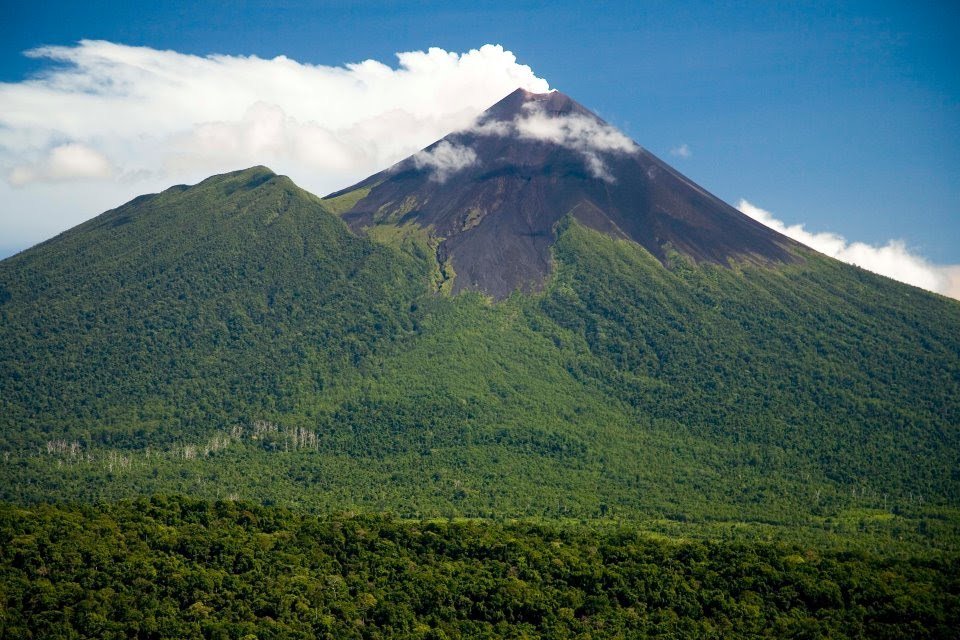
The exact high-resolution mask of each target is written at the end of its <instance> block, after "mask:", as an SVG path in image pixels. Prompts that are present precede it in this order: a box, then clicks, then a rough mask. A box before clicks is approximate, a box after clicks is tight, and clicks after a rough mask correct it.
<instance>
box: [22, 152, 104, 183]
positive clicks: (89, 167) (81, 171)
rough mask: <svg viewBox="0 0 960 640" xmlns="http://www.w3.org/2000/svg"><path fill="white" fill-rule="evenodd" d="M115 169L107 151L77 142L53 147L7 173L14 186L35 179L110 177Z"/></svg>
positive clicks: (55, 179)
mask: <svg viewBox="0 0 960 640" xmlns="http://www.w3.org/2000/svg"><path fill="white" fill-rule="evenodd" d="M112 173H113V171H112V169H111V168H110V163H109V162H108V161H107V159H106V158H105V157H103V154H101V153H98V152H97V151H95V150H94V149H91V148H90V147H88V146H86V145H83V144H79V143H76V142H74V143H70V144H62V145H59V146H56V147H53V148H52V149H50V151H49V152H48V153H47V154H46V156H45V157H44V158H42V159H41V160H40V161H39V162H36V163H34V164H21V165H17V166H15V167H14V168H13V169H12V170H11V171H10V172H9V174H7V181H8V182H9V183H10V184H11V186H14V187H22V186H23V185H26V184H29V183H31V182H62V181H66V180H78V179H84V178H108V177H110V175H111V174H112Z"/></svg>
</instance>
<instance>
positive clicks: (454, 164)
mask: <svg viewBox="0 0 960 640" xmlns="http://www.w3.org/2000/svg"><path fill="white" fill-rule="evenodd" d="M413 162H414V164H415V165H416V166H417V168H418V169H422V168H424V167H427V168H429V169H430V170H431V174H430V177H431V178H432V179H433V180H436V181H437V182H446V180H447V178H449V177H450V176H451V175H453V174H454V173H456V172H458V171H460V170H462V169H466V168H467V167H470V166H473V165H475V164H476V163H477V153H476V152H475V151H474V150H473V149H471V148H470V147H465V146H463V145H458V144H450V143H449V142H447V141H446V140H444V141H442V142H440V144H438V145H436V146H434V147H433V148H431V149H424V150H423V151H420V152H418V153H417V154H416V155H414V156H413Z"/></svg>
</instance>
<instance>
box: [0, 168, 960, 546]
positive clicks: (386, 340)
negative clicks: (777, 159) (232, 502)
mask: <svg viewBox="0 0 960 640" xmlns="http://www.w3.org/2000/svg"><path fill="white" fill-rule="evenodd" d="M348 197H349V194H348ZM328 202H329V201H323V200H320V199H318V198H316V197H314V196H312V195H310V194H308V193H306V192H304V191H302V190H300V189H299V188H297V187H296V186H295V185H293V183H292V182H290V181H289V179H287V178H284V177H279V176H275V175H273V174H272V173H271V172H269V171H268V170H266V169H264V168H254V169H250V170H247V171H241V172H237V173H232V174H226V175H223V176H216V177H214V178H210V179H208V180H206V181H204V182H202V183H200V184H198V185H196V186H194V187H175V188H172V189H169V190H167V191H165V192H163V193H161V194H157V195H153V196H145V197H142V198H138V199H137V200H134V201H133V202H131V203H129V204H127V205H124V206H123V207H120V208H118V209H115V210H113V211H110V212H107V213H106V214H104V215H102V216H100V217H98V218H95V219H93V220H91V221H89V222H87V223H85V224H83V225H81V226H79V227H77V228H76V229H73V230H71V231H68V232H66V233H64V234H63V235H61V236H59V237H57V238H55V239H53V240H51V241H49V242H47V243H44V244H42V245H39V246H37V247H35V248H33V249H30V250H28V251H25V252H23V253H21V254H19V255H17V256H14V257H12V258H9V259H7V260H5V261H3V262H2V263H0V300H2V304H0V320H2V322H0V349H2V352H0V366H2V372H0V402H2V406H0V421H2V423H0V437H2V440H0V442H2V447H3V452H4V457H3V461H2V464H0V479H2V482H0V490H2V496H3V498H5V499H7V500H17V501H23V500H27V501H35V500H46V499H51V498H54V497H56V498H60V499H73V500H91V499H97V498H121V497H125V496H131V495H137V494H150V493H156V492H171V491H172V492H186V493H190V494H193V495H197V496H204V497H208V498H218V497H220V498H223V497H228V496H232V497H239V498H245V499H253V500H265V501H268V502H273V503H278V504H286V505H291V506H303V507H308V508H316V509H331V508H332V509H341V508H361V509H373V510H389V511H392V512H394V513H397V514H398V515H402V516H405V517H434V516H454V515H455V516H470V517H541V516H547V517H570V518H610V517H616V518H633V519H638V518H639V519H667V520H671V521H677V520H681V521H682V520H696V521H701V522H718V521H719V522H725V521H751V522H757V523H768V524H788V525H796V524H798V523H802V524H805V525H807V524H811V523H813V525H814V526H816V527H821V525H822V523H823V522H824V520H829V519H831V518H833V520H834V523H840V522H842V521H843V517H845V516H844V514H848V515H849V514H851V513H854V514H860V515H863V513H867V516H865V517H867V519H868V520H870V519H871V518H873V516H872V515H870V514H871V513H873V511H871V510H876V514H875V515H877V519H878V520H879V521H882V522H886V521H885V520H884V519H885V518H890V517H892V518H901V517H903V518H910V517H913V516H916V517H920V514H932V513H935V514H939V515H938V516H937V517H938V518H939V519H940V520H939V521H940V522H943V523H944V524H943V527H946V529H949V530H952V528H954V527H955V525H956V519H955V517H954V516H953V515H949V514H955V513H956V508H957V506H958V504H957V502H958V499H957V498H958V489H960V477H958V465H957V461H958V460H957V456H958V451H960V446H958V445H960V442H958V440H960V432H958V428H957V427H958V425H960V402H958V397H960V396H958V387H960V357H958V354H960V305H958V304H957V303H956V302H954V301H952V300H948V299H945V298H942V297H939V296H936V295H933V294H929V293H925V292H923V291H920V290H918V289H915V288H912V287H908V286H906V285H901V284H898V283H895V282H892V281H890V280H887V279H885V278H881V277H878V276H874V275H872V274H869V273H867V272H865V271H862V270H859V269H856V268H854V267H849V266H846V265H842V264H840V263H838V262H836V261H833V260H830V259H827V258H824V257H822V256H819V255H817V254H814V253H812V252H803V253H802V255H798V258H799V259H798V260H797V261H795V262H794V263H791V264H784V265H777V266H768V267H764V266H757V265H739V266H736V265H735V266H734V267H733V268H727V267H722V266H719V265H711V264H700V265H697V264H695V263H693V262H692V261H690V260H688V259H686V258H685V257H684V256H682V255H681V254H677V253H674V254H672V255H671V258H670V260H669V262H668V264H667V265H666V266H665V265H664V264H662V263H661V261H659V260H658V259H656V258H655V257H654V256H652V255H651V254H649V253H648V252H647V251H646V250H645V249H643V248H642V247H641V246H639V245H637V244H635V243H633V242H631V241H629V240H624V239H614V238H611V237H609V236H607V235H604V234H602V233H600V232H597V231H594V230H591V229H588V228H587V227H585V226H583V225H581V224H580V223H578V222H577V221H576V220H574V219H573V218H572V217H570V216H567V217H566V218H564V219H563V220H562V221H561V222H560V223H559V224H558V226H557V228H556V234H557V241H556V244H555V245H554V247H553V256H554V274H553V275H552V276H551V278H550V280H549V282H548V284H547V286H546V287H545V288H544V290H543V291H542V292H541V293H539V294H535V295H519V294H516V295H514V296H511V297H509V298H507V299H505V300H503V301H499V302H493V301H491V300H490V299H489V298H487V297H485V296H483V295H482V294H479V293H473V292H464V293H461V294H458V295H455V296H450V295H447V294H445V293H443V292H442V291H441V292H438V291H437V287H436V286H435V282H436V278H437V277H438V274H440V273H441V270H442V265H440V264H438V261H437V257H436V252H435V251H434V250H433V247H432V246H431V239H430V237H429V234H427V233H425V232H423V231H422V230H420V229H419V228H418V227H416V226H414V225H403V224H399V225H398V224H394V223H389V224H384V225H382V226H381V227H378V228H377V229H376V230H375V232H369V233H367V234H366V236H364V237H361V236H358V235H356V234H354V233H352V232H351V231H350V230H348V228H347V227H346V225H345V224H343V223H342V222H341V221H340V220H339V219H338V218H337V217H336V216H335V215H333V214H332V213H330V212H328V211H327V207H330V208H335V205H336V203H335V202H334V203H332V206H331V205H328V204H327V203H328ZM944 514H948V515H944ZM942 518H947V520H946V521H944V520H942ZM857 521H860V522H861V523H862V518H859V516H857ZM949 523H952V524H949ZM948 524H949V526H948ZM838 526H839V525H838ZM905 526H907V528H911V529H916V526H917V523H916V522H914V521H912V520H911V521H909V524H907V525H905ZM938 526H939V525H938ZM861 528H863V526H861ZM867 528H869V527H867ZM935 529H937V526H934V527H932V528H928V529H926V531H927V532H928V533H929V532H931V531H933V530H935ZM931 535H932V534H931ZM936 544H939V545H944V546H946V547H950V546H954V545H955V544H956V540H954V539H952V537H951V536H947V537H943V536H940V538H939V539H938V541H937V542H936Z"/></svg>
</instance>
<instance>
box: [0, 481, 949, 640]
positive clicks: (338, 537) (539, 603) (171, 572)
mask: <svg viewBox="0 0 960 640" xmlns="http://www.w3.org/2000/svg"><path fill="white" fill-rule="evenodd" d="M958 572H960V564H958V562H957V561H956V560H941V559H930V560H924V561H918V560H906V559H905V560H892V559H885V558H879V557H876V556H874V555H871V554H868V553H835V552H822V551H818V550H817V549H814V548H810V547H804V546H795V545H777V544H767V543H744V542H737V541H720V542H703V541H696V540H676V539H670V538H665V537H662V536H652V535H649V534H644V533H642V532H638V531H636V530H634V529H632V528H627V527H608V528H588V527H584V526H570V525H558V524H550V525H543V524H529V523H513V524H503V525H500V524H493V523H489V522H486V523H485V522H471V521H434V522H425V521H418V522H402V521H398V520H395V519H392V518H389V517H378V516H351V515H336V516H323V517H315V516H305V515H302V514H297V513H295V512H290V511H287V510H284V509H279V508H264V507H259V506H255V505H253V504H250V503H243V502H232V501H218V502H215V503H209V502H198V501H192V500H185V499H177V498H164V497H156V498H153V499H142V498H141V499H137V500H135V501H132V502H123V503H119V504H113V505H110V506H98V507H91V506H85V507H70V506H60V507H51V506H34V507H29V508H18V507H13V506H9V505H8V506H0V585H2V590H0V612H2V615H0V636H2V637H5V638H44V639H50V638H111V637H140V638H242V637H259V638H391V637H404V638H459V637H470V638H524V637H550V638H574V637H577V638H616V637H647V636H652V635H658V636H659V635H662V636H666V637H690V638H693V637H696V638H736V637H770V638H783V637H798V638H807V637H814V638H819V637H830V638H845V637H850V638H863V637H867V638H881V637H882V638H936V637H942V638H947V637H953V634H954V633H955V632H956V629H957V628H958V625H960V584H958V582H957V581H956V579H955V578H956V575H957V574H958Z"/></svg>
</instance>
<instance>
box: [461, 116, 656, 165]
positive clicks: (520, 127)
mask: <svg viewBox="0 0 960 640" xmlns="http://www.w3.org/2000/svg"><path fill="white" fill-rule="evenodd" d="M523 108H524V111H525V113H524V114H523V115H520V116H517V117H516V118H515V119H514V120H513V122H502V121H490V122H484V123H480V124H476V125H474V126H473V127H471V128H470V130H471V131H472V132H473V133H479V134H480V135H496V136H506V135H519V136H520V137H521V138H527V139H530V140H541V141H544V142H550V143H552V144H557V145H561V146H564V147H567V148H569V149H573V150H575V151H578V152H579V153H580V154H581V155H582V156H583V157H584V161H585V162H586V165H587V169H588V170H589V171H590V173H591V175H593V176H594V177H596V178H602V179H604V180H607V181H612V180H613V177H612V176H611V175H610V174H609V172H608V171H607V167H606V164H605V163H604V162H603V159H602V158H601V157H600V154H601V153H633V152H634V151H636V150H637V148H638V147H637V145H636V143H635V142H633V140H631V139H630V138H628V137H627V136H626V135H624V134H623V133H621V132H620V131H619V130H618V129H616V128H615V127H611V126H610V125H608V124H604V123H603V122H600V121H598V120H596V119H595V118H591V117H588V116H584V115H580V114H565V115H560V116H556V115H551V114H548V113H546V112H545V111H544V110H543V107H542V105H541V104H540V103H538V102H527V103H526V104H524V105H523Z"/></svg>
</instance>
